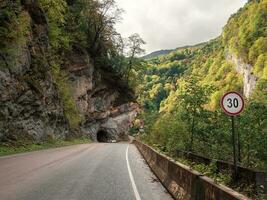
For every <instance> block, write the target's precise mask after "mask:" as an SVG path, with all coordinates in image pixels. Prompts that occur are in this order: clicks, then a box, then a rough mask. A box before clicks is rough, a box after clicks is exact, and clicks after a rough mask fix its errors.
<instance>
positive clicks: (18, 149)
mask: <svg viewBox="0 0 267 200" xmlns="http://www.w3.org/2000/svg"><path fill="white" fill-rule="evenodd" d="M90 142H91V140H90V139H89V138H87V137H82V138H78V139H71V140H53V141H45V142H39V143H33V142H29V141H28V142H25V141H19V142H16V144H10V143H0V156H5V155H11V154H17V153H24V152H30V151H37V150H44V149H49V148H57V147H64V146H70V145H77V144H85V143H90Z"/></svg>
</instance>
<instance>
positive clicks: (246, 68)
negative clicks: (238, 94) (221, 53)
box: [226, 53, 258, 99]
mask: <svg viewBox="0 0 267 200" xmlns="http://www.w3.org/2000/svg"><path fill="white" fill-rule="evenodd" d="M226 59H227V60H228V61H231V62H232V63H234V65H235V67H236V71H237V72H238V73H239V74H241V75H242V77H243V93H244V96H245V97H246V98H248V99H249V97H251V95H252V94H253V91H254V89H255V88H256V85H257V80H258V77H257V76H255V75H254V74H253V73H252V71H253V66H251V65H250V64H247V63H245V62H243V61H242V59H240V58H238V57H236V56H235V55H233V54H230V53H227V55H226Z"/></svg>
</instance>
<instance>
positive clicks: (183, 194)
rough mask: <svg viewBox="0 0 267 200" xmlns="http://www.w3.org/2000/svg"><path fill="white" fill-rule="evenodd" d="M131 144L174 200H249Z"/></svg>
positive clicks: (152, 150)
mask: <svg viewBox="0 0 267 200" xmlns="http://www.w3.org/2000/svg"><path fill="white" fill-rule="evenodd" d="M133 143H134V144H135V145H136V146H137V148H138V149H139V151H140V153H141V154H142V155H143V157H144V159H145V160H146V161H147V163H148V165H149V166H150V168H151V170H152V171H153V172H154V173H155V175H156V176H157V177H158V178H159V180H160V181H161V183H162V184H163V185H164V186H165V187H166V189H167V190H168V191H169V192H170V194H171V195H172V196H173V197H174V198H175V199H178V200H247V199H249V198H247V197H245V196H244V195H242V194H239V193H238V192H236V191H234V190H232V189H230V188H228V187H226V186H223V185H220V184H216V183H215V182H214V181H213V180H212V179H210V178H208V177H205V176H203V175H202V174H200V173H198V172H197V171H194V170H192V169H191V168H190V167H188V166H185V165H183V164H181V163H177V162H175V161H173V160H172V159H170V158H168V157H167V156H165V155H162V154H160V153H158V152H157V151H155V150H154V149H152V148H151V147H149V146H148V145H146V144H143V143H142V142H140V141H137V140H134V141H133Z"/></svg>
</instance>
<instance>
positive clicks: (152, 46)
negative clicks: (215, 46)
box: [116, 0, 247, 53]
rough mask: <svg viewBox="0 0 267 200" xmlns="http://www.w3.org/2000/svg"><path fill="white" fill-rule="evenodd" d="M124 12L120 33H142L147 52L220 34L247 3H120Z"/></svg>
mask: <svg viewBox="0 0 267 200" xmlns="http://www.w3.org/2000/svg"><path fill="white" fill-rule="evenodd" d="M116 1H117V4H118V6H119V7H120V8H123V9H124V11H125V12H124V14H123V16H122V17H123V20H122V21H121V23H119V24H117V30H118V32H119V33H121V34H122V36H123V37H128V36H129V35H131V34H132V33H139V34H140V35H141V37H142V38H143V39H144V40H145V41H146V43H147V44H146V45H145V49H146V51H147V53H150V52H151V51H155V50H160V49H172V48H176V47H179V46H183V45H190V44H196V43H199V42H203V41H207V40H209V39H212V38H215V37H217V36H219V35H220V33H221V31H222V27H223V26H224V25H225V24H226V22H227V20H228V18H229V17H230V15H231V14H233V13H235V12H236V11H237V10H238V9H239V8H240V7H242V6H243V5H244V4H245V3H246V2H247V0H116Z"/></svg>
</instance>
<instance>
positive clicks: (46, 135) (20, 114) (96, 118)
mask: <svg viewBox="0 0 267 200" xmlns="http://www.w3.org/2000/svg"><path fill="white" fill-rule="evenodd" d="M1 6H3V5H1ZM3 7H4V6H3ZM0 9H2V7H0ZM21 13H22V14H23V16H24V17H25V21H26V22H25V23H26V26H27V27H28V29H29V31H28V34H27V36H26V37H25V38H24V39H25V40H23V42H20V43H19V44H16V45H14V46H11V49H14V50H16V52H17V53H16V56H15V57H14V58H12V59H9V57H8V56H7V55H5V53H4V52H0V55H1V56H0V64H1V66H0V141H4V142H8V141H16V140H18V139H19V138H24V139H25V138H28V139H30V140H35V141H42V140H48V139H64V138H66V137H68V136H71V135H77V134H78V135H81V134H83V135H84V134H86V135H88V136H90V137H91V138H92V139H93V140H97V139H98V138H97V134H98V133H99V132H101V131H102V132H105V134H107V138H106V140H105V141H111V140H120V139H127V132H128V129H129V126H130V124H131V121H132V120H133V118H134V116H135V114H136V109H137V106H136V105H135V104H133V103H130V101H131V100H132V99H133V98H132V96H133V95H132V94H131V93H130V92H129V91H128V90H127V88H125V87H124V86H123V84H122V83H120V82H119V81H118V80H119V78H118V77H115V76H114V75H113V74H109V73H108V72H105V71H103V70H100V69H96V68H95V67H94V65H93V64H92V62H91V60H90V55H89V54H88V53H87V51H86V50H84V49H83V48H80V47H79V46H77V47H75V48H73V50H72V51H71V52H69V54H68V55H66V58H65V60H66V62H64V64H63V65H62V66H61V68H63V69H64V70H65V71H66V78H67V80H68V82H69V85H70V86H71V91H72V97H73V98H74V100H75V103H76V104H77V107H78V110H79V112H80V115H81V116H82V118H83V121H82V122H81V123H80V126H79V127H78V128H76V129H75V130H73V129H70V126H69V124H68V120H67V119H66V116H65V114H64V108H63V106H62V99H61V98H60V95H59V91H58V88H57V85H56V84H55V80H54V78H53V76H52V75H51V70H52V65H51V63H50V61H49V57H48V56H47V55H48V54H49V53H48V52H49V37H48V34H49V27H48V22H47V19H46V16H45V14H44V12H43V11H42V9H41V8H40V6H39V4H38V2H37V1H33V0H23V1H21V10H20V14H21ZM40 66H41V67H40Z"/></svg>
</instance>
